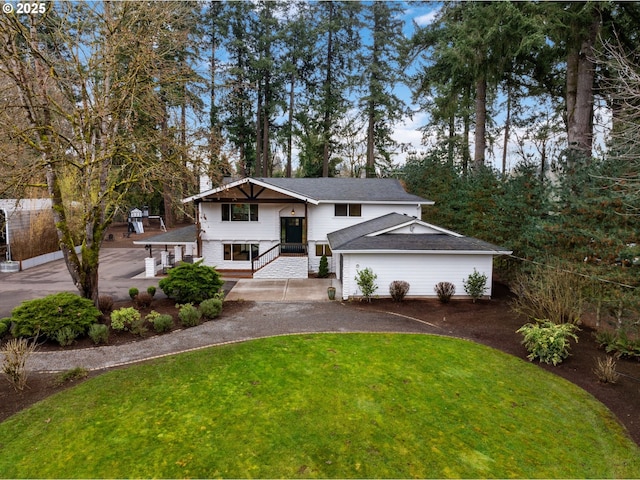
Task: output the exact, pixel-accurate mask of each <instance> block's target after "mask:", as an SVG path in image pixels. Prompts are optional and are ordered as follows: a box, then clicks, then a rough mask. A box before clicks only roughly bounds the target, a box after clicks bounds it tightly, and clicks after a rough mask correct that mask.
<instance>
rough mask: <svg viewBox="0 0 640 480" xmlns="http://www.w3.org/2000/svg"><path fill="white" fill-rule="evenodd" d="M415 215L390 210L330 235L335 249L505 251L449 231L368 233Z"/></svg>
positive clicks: (393, 225)
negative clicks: (387, 212)
mask: <svg viewBox="0 0 640 480" xmlns="http://www.w3.org/2000/svg"><path fill="white" fill-rule="evenodd" d="M412 220H414V218H413V217H409V216H407V215H400V214H398V213H390V214H388V215H384V216H382V217H378V218H375V219H373V220H369V221H366V222H362V223H359V224H357V225H353V226H351V227H347V228H343V229H342V230H338V231H336V232H332V233H330V234H329V235H328V239H329V244H330V245H331V249H332V250H339V251H366V250H389V251H391V250H395V251H398V250H402V251H411V250H416V251H461V252H462V251H464V252H493V253H506V250H505V249H504V248H501V247H498V246H497V245H493V244H491V243H489V242H485V241H483V240H479V239H477V238H472V237H464V236H460V237H457V236H455V235H451V234H448V233H444V232H443V233H384V234H381V235H376V236H371V237H368V236H367V235H369V234H371V233H374V232H379V231H381V230H385V229H387V228H392V227H395V226H400V225H402V224H405V223H407V222H410V221H412Z"/></svg>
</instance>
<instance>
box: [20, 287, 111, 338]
mask: <svg viewBox="0 0 640 480" xmlns="http://www.w3.org/2000/svg"><path fill="white" fill-rule="evenodd" d="M98 318H100V310H98V309H97V308H96V307H95V305H94V304H93V302H92V301H91V300H89V299H87V298H82V297H80V296H79V295H75V294H73V293H69V292H62V293H55V294H53V295H47V296H46V297H43V298H36V299H34V300H27V301H25V302H22V304H21V305H19V306H17V307H16V308H14V309H13V311H12V312H11V320H12V321H13V322H14V327H13V335H14V336H16V337H34V336H36V335H41V336H44V337H46V338H48V339H51V340H55V339H56V335H57V334H58V331H60V330H62V329H63V328H65V327H69V328H70V329H71V330H72V331H73V333H75V335H76V337H79V336H82V335H84V334H85V333H86V332H87V330H88V329H89V327H90V326H91V325H93V324H94V323H96V322H97V321H98Z"/></svg>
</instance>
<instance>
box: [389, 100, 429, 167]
mask: <svg viewBox="0 0 640 480" xmlns="http://www.w3.org/2000/svg"><path fill="white" fill-rule="evenodd" d="M426 122H427V114H426V113H425V112H416V113H415V114H414V115H413V118H406V119H405V120H404V121H403V122H402V123H400V124H398V125H396V128H395V130H394V132H393V139H394V140H395V141H396V142H398V143H403V144H407V145H409V146H410V147H409V149H410V150H414V151H418V152H419V151H420V150H421V149H423V148H424V147H423V145H422V132H421V131H420V130H418V129H419V128H420V127H422V126H423V125H424V124H425V123H426ZM406 158H407V152H399V153H398V154H397V155H396V157H395V162H396V163H399V164H404V163H405V161H406Z"/></svg>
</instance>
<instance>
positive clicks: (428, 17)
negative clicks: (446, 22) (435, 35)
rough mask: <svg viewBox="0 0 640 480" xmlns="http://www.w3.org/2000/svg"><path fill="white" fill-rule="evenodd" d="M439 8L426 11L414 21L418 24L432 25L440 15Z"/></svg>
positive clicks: (422, 25)
mask: <svg viewBox="0 0 640 480" xmlns="http://www.w3.org/2000/svg"><path fill="white" fill-rule="evenodd" d="M438 11H439V9H434V10H431V11H430V12H427V13H424V14H422V15H419V16H417V17H415V18H414V21H415V22H416V24H417V25H419V26H421V27H424V26H426V25H430V24H431V23H433V21H434V20H435V18H436V16H437V15H438Z"/></svg>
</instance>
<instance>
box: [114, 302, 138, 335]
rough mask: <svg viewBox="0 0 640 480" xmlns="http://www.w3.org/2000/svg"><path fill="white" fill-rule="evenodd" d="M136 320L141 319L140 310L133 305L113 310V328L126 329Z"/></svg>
mask: <svg viewBox="0 0 640 480" xmlns="http://www.w3.org/2000/svg"><path fill="white" fill-rule="evenodd" d="M136 320H140V312H139V311H138V310H136V309H135V308H133V307H123V308H119V309H118V310H114V311H113V312H111V328H113V329H114V330H126V329H127V328H129V327H130V326H131V324H132V323H133V322H134V321H136Z"/></svg>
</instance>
